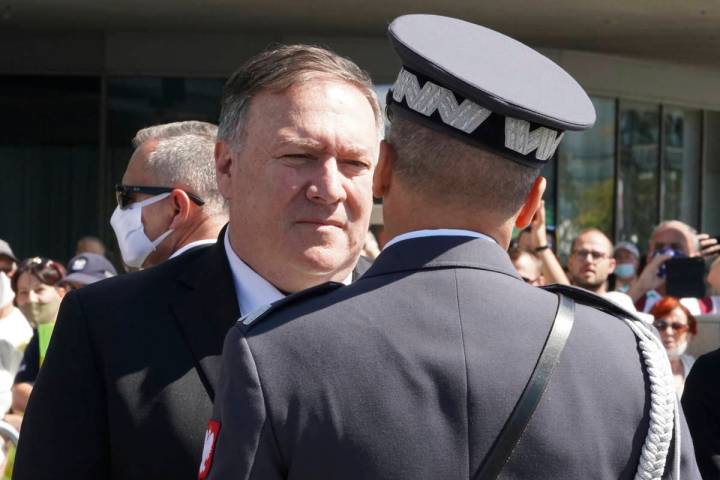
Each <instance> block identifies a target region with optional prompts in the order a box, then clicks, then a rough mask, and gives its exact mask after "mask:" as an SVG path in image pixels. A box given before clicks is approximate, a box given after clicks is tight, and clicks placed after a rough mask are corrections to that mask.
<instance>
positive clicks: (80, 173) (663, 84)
mask: <svg viewBox="0 0 720 480" xmlns="http://www.w3.org/2000/svg"><path fill="white" fill-rule="evenodd" d="M274 42H283V43H297V42H303V43H313V44H320V45H324V46H328V47H330V48H333V49H335V50H336V51H338V52H340V53H341V54H344V55H347V56H349V57H351V58H352V59H353V60H355V61H356V62H357V63H358V64H360V65H361V66H362V67H363V68H365V69H367V70H368V71H369V72H370V73H371V75H372V76H373V78H374V80H375V82H376V83H377V85H378V91H379V92H385V91H386V90H387V87H388V85H390V84H391V83H392V82H393V81H394V76H395V74H396V73H397V71H398V70H399V65H398V64H397V61H396V59H395V56H394V54H393V53H392V51H391V48H390V46H389V43H388V42H387V41H386V40H385V38H384V37H383V35H382V34H377V35H369V36H357V37H350V36H342V35H307V34H306V35H284V34H282V33H280V32H277V31H276V32H274V33H270V34H267V33H253V34H247V35H240V34H234V33H192V32H168V31H165V32H148V31H142V32H111V31H104V32H100V33H97V32H95V33H94V32H84V33H83V32H56V31H52V30H46V31H40V32H31V33H30V32H26V31H20V30H17V31H11V32H4V33H0V59H1V60H2V61H0V115H1V116H2V125H3V128H1V129H0V172H2V173H1V174H0V205H2V207H1V208H0V238H4V239H7V240H8V241H9V242H10V243H11V244H12V245H13V247H14V248H15V250H16V253H17V254H18V255H19V256H22V257H26V256H30V255H45V256H50V257H52V258H57V259H61V260H66V259H68V258H69V257H70V256H72V254H73V250H74V244H75V242H76V241H77V239H78V238H80V237H81V236H84V235H97V236H99V237H101V238H102V239H103V240H104V241H105V242H106V243H107V245H108V246H109V247H110V249H111V250H114V249H116V247H115V241H114V236H113V234H112V230H111V229H110V227H109V218H110V215H111V213H112V210H113V209H114V207H115V200H114V192H113V186H114V185H115V184H116V183H118V182H120V180H121V177H122V173H123V171H124V169H125V166H126V164H127V161H128V160H129V158H130V155H131V153H132V149H131V146H130V140H131V139H132V137H133V136H134V134H135V132H136V131H137V130H138V129H140V128H143V127H146V126H148V125H152V124H157V123H164V122H171V121H179V120H189V119H194V120H205V121H210V122H217V118H218V113H219V106H218V100H219V97H220V94H221V90H222V85H223V82H224V79H225V78H227V76H228V75H229V74H230V72H232V71H233V70H234V69H235V68H236V67H237V66H238V65H240V64H241V63H242V61H244V60H245V59H246V58H248V57H249V56H250V55H252V54H253V53H256V52H257V51H259V50H261V49H262V48H264V47H266V46H267V45H269V44H272V43H274ZM540 50H541V51H542V52H543V53H545V54H546V55H547V56H549V57H550V58H552V59H553V60H555V61H556V62H557V63H559V64H560V65H561V66H563V67H564V68H565V69H566V70H568V71H569V72H570V73H571V74H572V75H573V76H575V77H576V78H577V79H578V81H579V82H580V84H581V85H583V86H584V87H585V88H586V90H588V92H589V93H590V94H591V97H592V100H593V103H594V104H595V107H596V110H597V113H598V119H597V123H596V125H595V126H594V127H593V129H591V130H590V131H588V132H585V133H570V132H569V133H567V134H566V137H565V139H564V141H563V143H562V144H561V147H560V149H559V151H558V154H557V156H556V159H555V161H554V162H552V163H551V165H549V166H548V167H546V169H545V171H544V172H543V174H544V175H546V176H547V177H548V179H549V187H550V188H549V190H548V193H547V194H546V203H547V205H548V209H549V214H548V217H549V223H550V224H552V225H554V226H555V227H556V228H557V235H558V240H559V246H560V250H561V252H567V250H568V248H569V240H570V239H571V238H572V237H573V236H574V235H575V234H576V233H577V232H578V231H579V230H580V229H582V228H586V227H598V228H600V229H602V230H603V231H605V232H606V233H607V234H608V235H609V236H610V237H611V238H613V239H615V240H616V241H619V240H631V241H634V242H636V243H638V244H639V246H640V248H641V250H644V249H645V248H646V243H647V237H648V234H649V232H650V230H651V229H652V227H653V226H654V225H656V224H657V223H658V222H659V221H661V220H664V219H671V218H677V219H681V220H683V221H686V222H687V223H689V224H691V225H693V226H694V227H696V228H697V229H698V230H701V231H704V232H707V233H710V234H715V235H717V234H720V211H718V206H720V67H718V68H715V67H713V66H712V65H683V64H680V63H677V62H676V63H671V62H666V61H660V60H655V59H646V58H645V59H643V58H640V59H635V58H628V57H623V56H617V55H609V54H599V53H590V52H587V51H586V52H583V51H576V50H572V49H556V48H540ZM116 258H117V257H116Z"/></svg>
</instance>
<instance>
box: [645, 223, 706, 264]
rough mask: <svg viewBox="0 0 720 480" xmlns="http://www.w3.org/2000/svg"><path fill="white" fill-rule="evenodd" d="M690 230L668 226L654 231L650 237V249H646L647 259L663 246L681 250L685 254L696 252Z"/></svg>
mask: <svg viewBox="0 0 720 480" xmlns="http://www.w3.org/2000/svg"><path fill="white" fill-rule="evenodd" d="M690 235H691V234H690V232H686V231H684V229H682V228H680V227H673V226H668V227H665V228H663V229H661V230H658V231H657V232H655V234H654V235H653V236H652V237H650V249H649V250H648V261H649V260H650V259H651V258H652V255H653V254H654V253H655V252H657V251H659V250H662V249H663V248H672V249H673V250H675V251H677V252H682V253H684V254H685V255H687V256H693V255H695V254H696V252H695V249H694V247H693V242H692V238H691V237H690Z"/></svg>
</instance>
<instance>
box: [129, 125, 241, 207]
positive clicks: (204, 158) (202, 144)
mask: <svg viewBox="0 0 720 480" xmlns="http://www.w3.org/2000/svg"><path fill="white" fill-rule="evenodd" d="M216 137H217V126H215V125H213V124H212V123H206V122H198V121H187V122H174V123H167V124H163V125H154V126H152V127H148V128H144V129H142V130H140V131H139V132H138V133H137V134H136V135H135V138H134V139H133V145H134V146H135V148H137V147H139V146H140V145H142V144H143V143H145V142H147V141H149V140H154V141H157V142H158V143H157V145H156V146H155V149H154V150H153V151H152V152H151V153H150V155H149V156H148V159H147V162H146V164H145V168H146V169H147V170H148V171H150V172H151V174H152V175H153V176H154V177H155V179H156V180H157V181H158V182H159V183H160V184H161V186H169V187H178V188H182V189H186V190H187V191H188V192H190V193H194V194H195V195H197V196H199V197H200V198H202V199H203V200H204V201H205V205H204V206H203V210H204V212H205V213H206V214H207V215H220V214H225V213H226V212H227V201H226V200H225V198H223V196H222V195H221V194H220V192H219V190H218V186H217V180H216V177H215V141H216Z"/></svg>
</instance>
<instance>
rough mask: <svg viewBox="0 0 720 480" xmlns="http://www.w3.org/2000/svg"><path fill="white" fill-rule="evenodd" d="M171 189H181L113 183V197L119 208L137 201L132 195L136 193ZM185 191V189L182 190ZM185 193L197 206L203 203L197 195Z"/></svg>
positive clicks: (155, 192) (152, 192)
mask: <svg viewBox="0 0 720 480" xmlns="http://www.w3.org/2000/svg"><path fill="white" fill-rule="evenodd" d="M173 190H181V189H180V188H172V187H145V186H139V185H121V184H117V185H115V199H116V200H117V204H118V206H119V207H120V208H127V207H128V206H130V205H132V204H133V203H135V202H137V200H136V199H135V198H133V195H135V194H137V193H144V194H147V195H160V194H162V193H169V192H172V191H173ZM183 192H185V190H183ZM185 194H186V195H187V196H188V197H189V198H190V200H192V201H193V202H194V203H195V204H197V205H198V206H202V205H205V200H203V199H202V198H200V197H198V196H197V195H195V194H194V193H190V192H185Z"/></svg>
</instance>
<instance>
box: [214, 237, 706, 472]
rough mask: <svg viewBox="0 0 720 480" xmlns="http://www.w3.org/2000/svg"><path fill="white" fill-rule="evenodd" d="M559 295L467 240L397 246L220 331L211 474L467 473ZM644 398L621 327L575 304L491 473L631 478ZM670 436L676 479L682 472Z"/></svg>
mask: <svg viewBox="0 0 720 480" xmlns="http://www.w3.org/2000/svg"><path fill="white" fill-rule="evenodd" d="M557 302H558V299H557V297H556V296H555V295H554V294H551V293H549V292H547V291H544V290H541V289H538V288H535V287H531V286H529V285H527V284H525V283H524V282H523V281H522V280H521V279H520V278H519V276H518V274H517V273H516V272H515V269H514V268H513V266H512V264H511V263H510V260H509V258H508V256H507V254H506V253H505V252H504V251H503V250H502V249H500V247H498V246H497V245H495V244H493V243H491V242H488V241H485V240H478V239H469V238H468V237H430V238H420V239H414V240H407V241H403V242H400V243H398V244H395V245H393V246H391V247H390V248H388V249H386V250H385V251H383V253H382V254H381V255H380V256H379V257H378V259H377V260H376V261H375V263H374V265H373V266H372V267H371V268H370V270H368V272H367V273H366V274H365V275H364V276H363V277H361V278H360V279H359V280H358V281H357V282H355V283H354V284H353V285H350V286H349V287H346V288H340V289H337V290H334V291H332V292H329V293H325V294H322V295H316V296H307V297H306V298H305V299H304V300H303V301H297V302H293V301H289V302H280V304H279V306H278V307H276V308H274V309H272V310H271V311H270V312H271V313H270V314H268V315H267V316H266V317H260V318H259V319H258V320H257V321H256V323H253V324H251V325H250V326H246V325H244V324H242V323H240V324H238V325H237V327H236V328H232V329H231V331H230V333H229V334H228V336H227V339H226V343H225V353H224V358H223V371H222V374H221V380H220V385H219V390H218V392H219V393H218V397H217V399H216V402H215V413H214V418H215V419H216V420H218V421H219V422H220V430H219V436H218V441H217V443H216V445H215V453H214V460H213V462H212V466H211V468H210V477H209V478H212V479H213V480H218V479H223V480H225V479H234V478H243V479H262V480H272V479H280V478H290V479H294V480H303V479H322V480H332V479H338V480H339V479H342V480H355V479H357V480H361V479H363V480H364V479H394V480H397V479H401V480H402V479H407V480H422V479H427V480H457V479H468V478H471V477H472V475H473V474H474V473H475V472H476V471H477V470H478V468H479V466H480V463H481V461H482V460H483V458H484V457H485V455H486V453H487V452H488V450H489V448H490V446H491V444H492V442H493V440H494V439H495V438H496V436H497V434H498V432H499V431H500V428H501V427H502V425H503V423H504V422H505V420H506V419H507V417H508V415H509V414H510V411H511V409H512V407H513V406H514V404H515V402H516V400H517V399H518V397H519V396H520V393H521V391H522V389H523V387H524V386H525V383H526V382H527V380H528V377H529V375H530V372H531V371H532V370H533V367H534V365H535V362H536V360H537V358H538V355H539V353H540V350H541V349H542V347H543V345H544V343H545V339H546V337H547V334H548V331H549V329H550V325H551V323H552V321H553V318H554V316H555V311H556V308H557ZM648 399H649V396H648V392H647V391H646V379H645V376H644V373H643V369H642V368H641V359H640V355H639V352H638V346H637V342H636V339H635V336H634V335H633V333H632V332H631V330H630V329H629V328H628V327H627V326H626V325H625V323H624V322H623V321H622V320H620V319H618V318H615V317H612V316H610V315H607V314H605V313H602V312H600V311H598V310H595V309H592V308H590V307H587V306H583V305H577V310H576V316H575V326H574V329H573V331H572V333H571V335H570V337H569V339H568V342H567V346H566V348H565V351H564V352H563V354H562V357H561V358H560V363H559V364H558V366H557V368H556V369H555V372H554V375H553V377H552V379H551V381H550V384H549V387H548V389H547V391H546V393H545V396H544V397H543V399H542V401H541V403H540V405H539V406H538V409H537V411H536V412H535V415H534V417H533V418H532V420H531V421H530V423H529V425H528V427H527V430H526V431H525V433H524V435H523V436H522V438H521V439H520V442H519V444H518V445H517V448H516V450H515V451H514V453H513V455H512V456H511V458H510V460H509V462H508V463H507V465H506V467H505V469H504V471H503V475H502V478H517V479H530V478H533V479H535V478H543V479H580V478H583V479H584V478H593V479H631V478H633V476H634V475H635V472H636V469H637V465H638V460H639V454H640V450H641V445H642V442H643V441H644V439H645V436H646V433H647V428H648V421H649V420H648V410H647V408H648V401H649V400H648ZM684 431H685V435H684V438H683V439H682V440H683V442H682V445H683V472H684V474H685V475H684V477H683V478H684V479H690V478H693V479H694V478H697V475H698V473H697V466H696V464H695V461H694V458H693V456H692V443H691V441H690V438H689V435H687V430H686V429H685V430H684Z"/></svg>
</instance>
